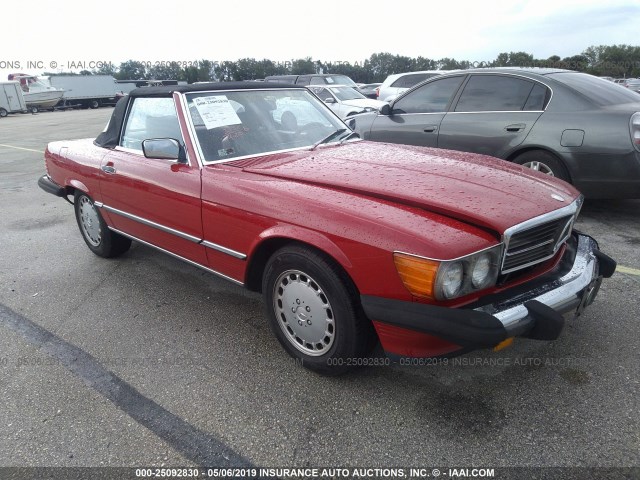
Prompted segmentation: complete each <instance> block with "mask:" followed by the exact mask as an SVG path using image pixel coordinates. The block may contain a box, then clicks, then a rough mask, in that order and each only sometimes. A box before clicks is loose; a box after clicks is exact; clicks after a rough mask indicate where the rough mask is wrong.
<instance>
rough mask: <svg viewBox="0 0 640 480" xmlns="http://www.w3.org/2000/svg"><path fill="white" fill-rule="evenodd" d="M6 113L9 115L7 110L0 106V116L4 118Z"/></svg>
mask: <svg viewBox="0 0 640 480" xmlns="http://www.w3.org/2000/svg"><path fill="white" fill-rule="evenodd" d="M7 115H9V112H7V110H5V109H4V108H0V118H4V117H6V116H7Z"/></svg>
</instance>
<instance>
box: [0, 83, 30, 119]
mask: <svg viewBox="0 0 640 480" xmlns="http://www.w3.org/2000/svg"><path fill="white" fill-rule="evenodd" d="M16 112H27V105H26V103H24V97H23V95H22V88H21V87H20V82H0V117H6V116H7V115H9V114H10V113H16Z"/></svg>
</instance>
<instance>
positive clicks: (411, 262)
mask: <svg viewBox="0 0 640 480" xmlns="http://www.w3.org/2000/svg"><path fill="white" fill-rule="evenodd" d="M393 261H394V262H395V264H396V269H397V270H398V274H399V275H400V279H401V280H402V283H404V286H405V287H407V290H409V291H410V292H411V294H412V295H414V296H416V297H421V298H429V299H432V300H433V299H435V296H434V292H433V289H434V286H435V283H436V274H437V273H438V267H439V266H440V262H436V261H435V260H427V259H426V258H420V257H413V256H411V255H406V254H404V253H394V254H393Z"/></svg>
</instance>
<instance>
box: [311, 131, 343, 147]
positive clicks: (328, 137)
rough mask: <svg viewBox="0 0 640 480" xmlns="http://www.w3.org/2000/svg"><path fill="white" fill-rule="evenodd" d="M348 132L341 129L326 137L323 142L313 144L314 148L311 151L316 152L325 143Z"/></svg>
mask: <svg viewBox="0 0 640 480" xmlns="http://www.w3.org/2000/svg"><path fill="white" fill-rule="evenodd" d="M346 131H347V129H346V128H339V129H338V130H336V131H335V132H333V133H331V134H329V135H327V136H326V137H324V138H323V139H322V140H318V141H317V142H316V143H314V144H313V147H311V148H310V149H309V150H315V149H316V148H317V147H318V145H322V144H323V143H327V142H328V141H329V140H331V139H332V138H335V137H337V136H338V135H341V134H343V133H344V132H346Z"/></svg>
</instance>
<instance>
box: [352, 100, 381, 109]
mask: <svg viewBox="0 0 640 480" xmlns="http://www.w3.org/2000/svg"><path fill="white" fill-rule="evenodd" d="M342 103H343V105H349V106H352V107H360V108H367V107H371V108H375V109H378V108H380V107H381V106H382V105H384V104H385V103H386V102H381V101H380V100H374V99H372V98H355V99H353V100H344V101H343V102H342Z"/></svg>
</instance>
